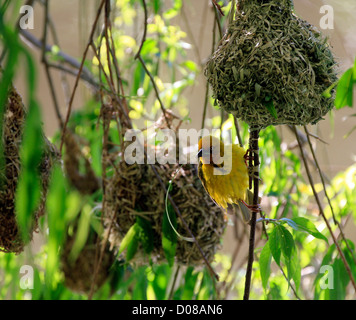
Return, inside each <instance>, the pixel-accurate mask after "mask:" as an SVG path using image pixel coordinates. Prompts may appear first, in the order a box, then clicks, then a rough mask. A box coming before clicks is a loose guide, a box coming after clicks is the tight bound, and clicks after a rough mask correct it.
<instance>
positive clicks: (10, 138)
mask: <svg viewBox="0 0 356 320" xmlns="http://www.w3.org/2000/svg"><path fill="white" fill-rule="evenodd" d="M25 116H26V112H25V107H24V105H23V103H22V98H21V96H20V95H19V93H18V92H17V91H16V89H15V88H14V87H11V88H10V90H9V95H8V100H7V103H6V106H5V114H4V123H3V133H2V140H3V146H4V159H5V168H0V174H1V176H2V179H3V185H2V186H1V187H0V251H2V252H8V253H9V252H13V253H16V254H19V253H21V252H22V251H23V248H24V246H25V245H26V243H24V242H23V240H22V238H21V233H20V230H19V228H18V225H17V220H16V212H15V194H16V187H17V182H18V179H19V175H20V171H21V160H20V147H21V142H22V134H23V129H24V124H25ZM43 143H44V146H45V147H44V154H43V156H42V161H41V164H40V167H39V168H37V170H38V171H39V173H40V178H41V200H40V203H39V206H38V209H37V210H36V212H35V213H34V216H33V224H32V225H33V230H32V231H31V234H30V237H29V239H32V232H33V231H35V230H36V229H37V227H38V225H37V221H38V218H39V217H40V216H42V215H43V214H44V210H45V202H46V194H47V188H48V184H49V177H50V170H51V167H52V165H53V162H54V161H56V160H57V159H58V158H59V155H58V151H57V150H56V148H55V147H54V146H53V145H52V144H51V143H50V142H49V141H48V140H47V138H46V137H45V136H44V135H43ZM34 170H36V168H34Z"/></svg>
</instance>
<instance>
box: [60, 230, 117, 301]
mask: <svg viewBox="0 0 356 320" xmlns="http://www.w3.org/2000/svg"><path fill="white" fill-rule="evenodd" d="M96 240H97V237H96V236H95V237H92V238H89V239H88V241H87V243H86V244H85V246H84V247H83V249H82V250H81V251H80V253H79V255H78V257H77V258H76V259H75V260H74V261H73V260H72V259H71V255H70V253H71V250H72V248H73V244H74V241H75V236H74V235H73V236H68V238H67V239H66V242H65V244H64V246H63V251H62V253H61V269H62V271H63V273H64V277H65V285H66V287H67V288H69V289H70V290H72V291H73V292H76V293H81V294H83V293H84V294H89V293H90V292H91V290H92V285H93V281H94V275H95V274H96V275H95V285H94V288H93V289H94V290H93V292H96V291H97V290H98V289H99V288H100V287H101V286H102V285H103V284H104V283H105V281H107V280H108V279H109V277H110V268H111V266H112V264H113V263H114V260H115V257H114V255H113V254H112V252H110V251H109V249H108V248H106V250H105V251H104V254H103V258H102V260H101V263H100V266H99V269H98V270H96V268H97V262H98V259H99V255H100V249H101V248H100V246H98V245H97V243H96Z"/></svg>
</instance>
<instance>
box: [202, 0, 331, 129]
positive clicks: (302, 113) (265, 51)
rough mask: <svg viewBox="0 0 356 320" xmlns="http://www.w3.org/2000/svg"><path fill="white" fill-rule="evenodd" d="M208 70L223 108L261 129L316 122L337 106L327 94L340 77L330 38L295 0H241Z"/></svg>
mask: <svg viewBox="0 0 356 320" xmlns="http://www.w3.org/2000/svg"><path fill="white" fill-rule="evenodd" d="M205 75H206V77H207V81H208V82H209V83H210V85H211V87H212V89H213V96H214V98H215V99H216V100H217V102H218V104H219V105H220V107H221V108H223V109H224V110H225V111H227V112H229V113H232V114H233V115H234V116H236V117H237V118H240V119H241V120H243V121H245V122H247V123H248V124H249V125H250V126H253V127H256V128H259V129H262V128H265V127H267V126H269V125H279V124H292V125H306V124H309V123H311V124H315V123H317V122H318V121H319V120H321V119H322V117H323V116H325V114H326V113H327V112H328V111H330V110H331V109H332V108H333V105H334V98H333V94H332V97H331V98H326V97H324V96H323V92H324V91H325V90H326V89H328V88H329V86H331V85H332V84H333V83H334V82H335V81H336V80H337V77H336V72H335V60H334V57H333V54H332V52H331V51H330V48H329V45H328V44H327V39H326V38H325V37H323V35H322V34H321V33H320V32H319V31H318V30H317V29H316V28H315V27H313V26H312V25H310V24H309V23H307V22H306V21H304V20H301V19H299V18H298V17H297V16H296V15H294V13H293V4H292V1H291V0H263V1H262V0H257V1H256V0H254V1H250V0H249V1H248V0H245V1H243V0H240V1H239V4H238V11H237V12H236V15H235V19H234V20H233V21H232V22H231V24H230V25H229V26H228V29H227V32H226V34H225V36H224V37H223V39H222V40H221V42H220V45H219V47H218V49H217V50H216V51H215V53H214V54H213V55H212V56H211V57H210V59H209V61H208V62H207V64H206V67H205ZM332 93H333V92H332Z"/></svg>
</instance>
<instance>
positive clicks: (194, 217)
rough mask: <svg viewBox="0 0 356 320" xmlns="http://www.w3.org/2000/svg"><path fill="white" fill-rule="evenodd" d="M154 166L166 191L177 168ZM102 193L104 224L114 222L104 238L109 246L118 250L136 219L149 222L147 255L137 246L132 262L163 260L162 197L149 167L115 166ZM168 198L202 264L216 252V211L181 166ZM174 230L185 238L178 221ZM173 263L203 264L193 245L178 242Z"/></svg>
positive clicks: (220, 217) (191, 170)
mask: <svg viewBox="0 0 356 320" xmlns="http://www.w3.org/2000/svg"><path fill="white" fill-rule="evenodd" d="M155 168H156V170H157V171H158V173H159V175H160V177H161V179H162V180H163V182H164V184H165V185H166V186H167V187H168V183H169V181H170V180H171V179H172V178H173V177H174V175H175V174H176V171H177V169H178V168H179V166H178V165H168V164H167V165H158V164H157V165H155ZM107 190H108V193H107V203H106V212H105V217H106V220H107V223H106V225H109V224H110V221H111V220H112V219H114V226H113V227H112V229H111V234H110V236H109V242H110V243H111V248H112V249H113V248H115V249H118V248H119V246H120V243H121V240H122V239H123V237H124V236H125V235H126V233H127V231H128V230H129V228H130V227H131V226H132V225H133V224H134V223H135V221H136V216H137V215H139V216H141V217H143V218H144V219H147V220H148V221H150V223H151V225H152V229H153V233H154V236H153V243H154V249H153V252H152V253H151V254H150V257H148V256H147V255H145V253H144V250H143V249H142V248H140V249H139V252H138V253H137V254H136V255H135V257H134V262H136V263H138V264H144V263H148V262H149V259H152V261H153V262H155V263H159V262H164V261H165V256H164V252H163V248H162V221H163V215H165V214H166V213H165V196H166V194H165V192H164V190H163V189H162V187H161V186H160V184H159V181H158V179H157V178H156V176H155V174H154V173H153V171H152V169H151V168H150V166H148V165H137V164H134V165H127V164H126V163H125V162H120V164H119V166H118V168H117V171H116V173H115V175H114V177H113V178H112V179H111V181H110V183H109V185H108V187H107ZM170 194H171V196H172V198H173V201H174V202H175V203H176V205H177V206H178V208H179V210H180V212H181V213H182V216H183V218H184V220H185V221H186V222H187V224H188V226H189V228H190V230H191V231H192V232H193V234H194V235H195V237H196V239H197V241H198V243H199V245H200V246H201V248H202V250H203V252H204V253H205V256H206V258H207V260H208V261H209V262H211V261H212V260H213V258H214V254H215V253H216V251H217V250H218V249H219V248H220V244H221V238H222V236H223V233H224V230H225V227H226V220H225V218H224V214H223V212H222V211H221V209H220V208H219V207H217V206H216V205H215V204H214V203H213V202H212V200H211V199H210V197H209V195H208V194H207V193H206V192H205V190H204V188H203V186H202V184H201V182H200V180H199V178H198V177H197V174H196V168H195V167H194V166H192V165H185V166H183V168H181V169H180V170H179V172H178V174H177V176H176V177H175V180H174V182H173V189H172V190H171V193H170ZM177 231H178V232H179V233H180V234H181V235H185V236H186V235H187V230H186V229H185V228H184V227H183V224H182V221H180V219H179V218H178V217H177ZM176 262H177V263H178V264H183V265H200V264H203V259H202V256H201V254H200V253H199V250H198V248H197V247H196V245H195V244H194V243H192V242H187V241H185V240H181V239H179V238H178V243H177V250H176Z"/></svg>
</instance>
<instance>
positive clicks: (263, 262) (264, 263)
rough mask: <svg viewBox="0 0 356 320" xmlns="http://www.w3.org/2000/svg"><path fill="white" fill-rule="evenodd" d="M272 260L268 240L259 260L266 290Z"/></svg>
mask: <svg viewBox="0 0 356 320" xmlns="http://www.w3.org/2000/svg"><path fill="white" fill-rule="evenodd" d="M271 260H272V254H271V250H270V248H269V241H267V242H266V244H265V245H264V247H263V249H262V251H261V254H260V261H259V264H260V274H261V279H262V286H263V289H264V290H266V289H267V284H268V279H269V276H270V274H271Z"/></svg>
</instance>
